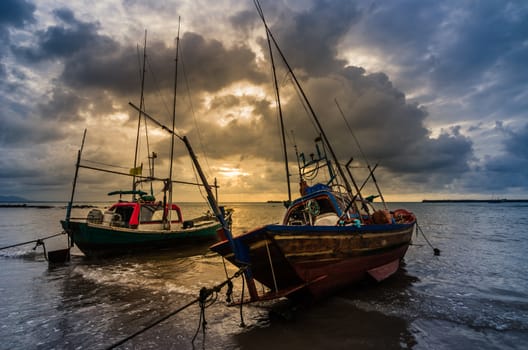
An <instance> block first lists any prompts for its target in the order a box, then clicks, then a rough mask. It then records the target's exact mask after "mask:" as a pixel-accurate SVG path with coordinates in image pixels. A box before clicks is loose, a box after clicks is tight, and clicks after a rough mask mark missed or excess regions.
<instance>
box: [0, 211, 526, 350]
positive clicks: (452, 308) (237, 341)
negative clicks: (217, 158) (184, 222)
mask: <svg viewBox="0 0 528 350" xmlns="http://www.w3.org/2000/svg"><path fill="white" fill-rule="evenodd" d="M389 206H390V207H391V208H392V209H396V208H400V207H403V208H407V209H409V210H412V211H414V212H415V213H416V215H417V217H418V223H419V226H420V228H421V230H422V231H423V233H424V234H425V235H426V236H427V238H428V240H429V242H430V243H431V245H432V246H430V245H429V243H428V242H427V241H426V240H425V239H424V237H423V236H422V235H421V233H420V230H418V235H417V236H415V237H413V245H412V246H411V247H410V248H409V250H408V252H407V255H406V256H405V261H404V264H403V266H402V268H401V269H400V270H399V271H398V273H397V274H395V275H394V276H392V277H391V278H389V279H388V280H385V281H383V282H381V283H374V282H372V281H366V282H364V283H360V284H358V285H355V286H351V287H350V288H347V289H345V290H342V291H340V292H338V293H336V294H335V295H333V296H331V297H329V298H327V299H325V300H322V301H320V302H318V303H315V304H314V305H310V306H303V307H298V306H292V305H290V304H289V303H286V302H279V303H273V304H271V303H270V304H261V305H245V306H244V307H243V308H242V309H240V308H239V307H233V306H228V305H227V303H226V295H225V293H226V289H227V288H225V287H224V288H223V289H222V290H221V291H220V293H218V295H216V298H215V299H210V300H209V302H208V303H207V305H205V306H207V307H206V308H205V309H204V313H203V314H201V309H200V307H199V305H198V303H193V301H195V300H196V299H197V297H198V295H199V291H200V288H202V287H208V288H210V287H213V286H215V285H218V284H219V283H221V282H223V281H225V280H226V276H231V275H232V274H234V273H235V272H236V269H235V268H234V267H233V266H231V265H226V266H225V267H224V263H223V260H222V258H221V257H219V256H218V255H216V254H214V253H212V252H210V251H209V250H208V247H207V245H202V246H197V247H194V248H192V249H189V248H186V249H185V250H181V251H161V252H156V253H154V254H152V253H151V254H144V255H141V256H128V257H119V258H113V259H105V260H88V259H86V258H84V257H83V256H82V254H81V253H80V252H78V251H75V250H74V251H73V254H74V255H73V257H72V260H71V262H69V263H68V264H65V265H58V266H50V265H48V263H47V262H46V260H45V258H44V255H43V252H42V247H41V246H39V247H36V249H35V250H34V249H33V248H34V246H35V244H28V245H24V246H19V247H15V248H10V249H5V250H0V264H1V266H0V267H1V268H0V296H1V298H0V349H106V348H110V347H112V346H113V345H115V344H117V343H119V342H121V341H123V340H124V339H128V340H126V341H124V342H123V343H122V345H120V346H119V348H122V349H193V347H194V348H202V349H270V348H272V349H274V350H278V349H291V350H294V349H402V348H403V349H525V348H528V274H527V267H528V254H527V253H528V243H527V238H528V216H527V213H528V205H527V204H521V203H392V204H389ZM228 207H230V208H233V209H234V210H235V212H234V216H233V231H234V233H235V234H237V233H242V232H246V231H248V230H250V229H251V228H253V227H256V226H259V225H263V224H266V223H277V222H279V221H280V220H281V217H282V215H283V213H284V208H283V207H282V206H281V205H280V204H268V203H229V204H228ZM88 210H89V209H76V210H74V212H73V213H72V215H73V216H74V217H75V216H83V215H86V213H87V211H88ZM182 211H183V214H184V216H186V217H187V218H190V217H192V216H195V215H200V214H201V213H202V212H204V211H207V207H206V206H205V205H203V204H183V205H182ZM64 215H65V209H64V207H62V206H59V205H57V206H54V207H52V208H49V209H38V208H0V247H4V246H7V245H11V244H15V243H20V242H25V241H30V240H33V239H37V238H40V237H45V236H49V235H52V234H54V233H58V232H60V231H61V229H60V224H59V220H60V219H62V218H63V217H64ZM433 247H434V248H438V249H440V251H441V254H440V255H439V256H435V255H434V254H433ZM226 274H227V275H226ZM234 282H235V286H234V290H233V298H234V299H235V300H236V299H239V298H240V297H241V290H242V286H241V279H240V278H237V279H235V280H234ZM246 296H247V292H246ZM189 304H190V305H191V306H189V307H186V308H184V306H186V305H189ZM179 309H182V311H179V312H176V311H178V310H179ZM170 315H172V316H170ZM169 316H170V317H169ZM163 318H166V320H164V321H163V322H159V323H158V321H159V320H161V319H163ZM204 319H205V321H206V327H205V331H204V328H203V320H204ZM241 323H243V324H244V326H243V327H242V326H241ZM146 328H148V330H145V329H146ZM142 330H145V331H143V332H141V331H142ZM135 333H138V335H137V336H135V337H130V336H131V335H133V334H135ZM193 339H194V341H193Z"/></svg>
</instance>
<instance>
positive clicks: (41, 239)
mask: <svg viewBox="0 0 528 350" xmlns="http://www.w3.org/2000/svg"><path fill="white" fill-rule="evenodd" d="M64 234H66V232H64V231H62V232H60V233H56V234H54V235H51V236H46V237H42V238H37V239H32V240H31V241H26V242H22V243H16V244H11V245H7V246H5V247H0V250H4V249H8V248H14V247H19V246H21V245H26V244H31V243H36V244H37V245H36V246H35V248H37V247H38V246H39V245H42V246H44V241H45V240H46V239H50V238H53V237H56V236H60V235H64ZM35 248H33V250H35ZM45 249H46V248H45V246H44V250H45Z"/></svg>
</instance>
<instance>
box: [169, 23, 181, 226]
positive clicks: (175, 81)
mask: <svg viewBox="0 0 528 350" xmlns="http://www.w3.org/2000/svg"><path fill="white" fill-rule="evenodd" d="M179 48H180V17H178V35H177V36H176V57H175V58H174V96H173V102H172V133H171V152H170V168H169V182H168V186H169V210H168V223H167V228H168V229H170V226H171V211H172V163H173V161H174V160H173V159H174V129H175V126H176V92H177V90H178V51H179Z"/></svg>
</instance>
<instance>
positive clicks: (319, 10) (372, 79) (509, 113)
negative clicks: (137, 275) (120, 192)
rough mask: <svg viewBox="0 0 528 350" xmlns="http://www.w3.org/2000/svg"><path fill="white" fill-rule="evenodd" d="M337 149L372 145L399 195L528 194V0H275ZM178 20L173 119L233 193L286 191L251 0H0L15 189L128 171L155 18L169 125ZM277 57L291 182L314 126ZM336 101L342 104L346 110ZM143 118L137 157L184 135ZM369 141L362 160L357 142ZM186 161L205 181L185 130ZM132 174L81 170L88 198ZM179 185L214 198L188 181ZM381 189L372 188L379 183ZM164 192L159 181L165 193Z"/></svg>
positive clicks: (273, 8)
mask: <svg viewBox="0 0 528 350" xmlns="http://www.w3.org/2000/svg"><path fill="white" fill-rule="evenodd" d="M261 5H262V8H263V10H264V13H265V15H266V18H267V20H268V24H269V26H270V28H271V30H272V32H273V34H274V36H275V38H276V39H277V41H278V43H279V45H280V47H281V49H282V51H283V52H284V54H285V56H286V57H287V59H288V61H289V63H290V65H291V66H292V67H293V69H294V70H295V72H296V75H297V77H298V79H299V80H300V81H301V84H302V85H303V88H304V89H305V92H306V94H307V96H308V97H309V99H310V102H311V104H312V106H313V108H314V110H315V111H316V113H317V114H318V116H319V118H320V121H321V124H322V125H323V127H324V128H325V131H326V132H327V134H328V137H329V138H330V139H331V140H332V142H333V146H334V147H335V150H336V153H337V155H338V157H339V158H340V159H341V160H342V162H347V161H348V160H349V159H350V157H354V160H355V162H354V168H353V169H352V172H353V173H354V174H355V175H356V177H357V180H358V182H359V183H361V182H363V180H364V178H365V177H366V173H365V171H364V169H362V168H361V166H364V165H365V158H366V160H367V161H368V162H369V163H370V164H371V166H374V165H375V164H379V165H378V167H377V169H376V178H377V180H378V183H379V184H380V187H381V189H382V190H383V192H384V195H385V197H386V199H387V200H389V201H420V200H422V199H424V198H464V197H465V198H468V197H469V198H484V199H488V198H492V197H493V198H497V197H501V198H528V69H527V68H528V66H527V62H528V2H526V1H523V0H519V1H503V0H497V1H492V0H488V1H478V0H474V1H460V0H447V1H423V0H407V1H404V0H401V1H400V0H398V1H351V0H261ZM178 17H181V31H180V46H179V50H180V54H181V55H180V57H179V60H178V83H177V86H178V95H177V99H176V106H177V108H176V130H177V132H178V134H180V135H187V136H188V137H189V139H190V141H191V143H192V144H193V146H194V148H195V150H196V153H197V154H198V156H199V159H200V161H201V163H202V166H203V167H204V169H205V171H206V173H207V175H208V177H209V179H210V180H211V181H212V179H213V178H215V177H216V178H217V179H218V183H219V185H220V190H219V192H220V197H221V200H224V201H265V200H269V199H274V200H275V199H285V198H286V197H287V194H286V193H287V192H286V191H287V187H286V181H285V171H284V164H283V161H282V158H283V156H282V149H281V141H280V134H279V131H278V130H279V129H278V125H279V122H278V118H277V111H276V105H275V96H274V92H273V80H272V75H271V68H270V64H269V53H268V48H267V43H266V41H265V31H264V28H263V25H262V22H261V21H260V19H259V17H258V16H257V12H256V10H255V8H254V5H253V2H252V1H251V0H247V1H240V0H215V1H212V0H209V1H206V0H166V1H145V0H141V1H139V0H106V1H97V2H94V3H89V2H85V1H80V0H79V1H75V0H73V1H72V0H68V1H62V0H38V1H36V0H3V1H1V2H0V43H1V45H2V50H0V104H1V108H0V123H1V126H0V188H1V189H2V193H1V195H17V196H22V197H25V198H28V199H32V200H59V201H61V200H67V199H68V198H69V194H70V191H71V183H72V179H73V174H74V164H75V160H76V154H77V150H78V149H79V147H80V144H81V140H82V134H83V131H84V129H87V136H86V143H85V147H84V150H83V163H84V164H86V165H92V166H98V167H106V168H107V169H112V170H115V171H123V172H128V169H129V168H131V167H132V165H133V163H134V160H133V157H134V148H135V139H136V132H137V127H138V114H137V112H135V111H134V110H133V109H132V108H131V107H130V106H129V105H128V103H129V102H132V103H135V104H137V105H139V100H140V90H141V78H140V77H141V64H140V62H141V60H142V54H143V42H144V36H145V30H146V31H147V60H146V74H145V89H144V91H145V108H146V110H147V112H148V113H149V114H151V115H152V116H155V117H156V118H157V119H158V120H159V121H160V122H162V123H164V124H166V125H169V126H170V125H171V123H172V121H171V120H172V119H171V118H172V103H173V89H174V67H175V53H176V44H175V43H176V40H175V39H176V36H177V33H178ZM275 60H276V61H277V77H278V82H279V86H280V90H281V98H282V107H283V113H284V118H285V119H284V123H285V128H286V130H287V140H286V143H287V149H288V156H289V160H290V169H291V172H292V178H291V182H292V189H293V192H294V194H296V193H297V191H298V185H297V182H298V177H297V175H296V174H297V168H296V166H297V161H296V158H295V149H294V145H295V144H296V145H297V146H298V148H299V151H301V152H305V153H307V154H309V153H310V152H312V147H313V140H314V138H315V137H316V136H317V131H316V130H315V129H314V126H313V123H312V122H311V121H310V119H309V118H308V117H307V115H306V111H305V108H304V107H303V104H302V103H301V101H300V100H299V98H298V92H296V90H295V89H294V88H293V87H292V83H291V76H290V75H289V74H287V71H286V69H285V67H284V65H283V64H282V63H281V62H280V59H279V58H278V57H275ZM335 101H338V103H339V105H340V107H341V109H342V110H343V114H344V118H345V119H344V118H343V116H342V115H341V114H340V113H339V110H338V108H337V106H336V103H335ZM146 128H147V130H145V129H144V126H143V125H142V127H141V130H140V134H141V142H140V147H139V148H140V153H139V157H140V162H143V163H144V164H145V166H144V167H145V168H146V165H147V163H148V160H147V155H148V153H147V152H148V151H147V149H146V146H147V140H146V136H145V135H148V146H149V151H150V152H153V151H155V152H157V153H158V158H157V159H156V163H155V171H156V175H158V176H160V177H163V176H167V172H168V164H169V163H168V156H169V148H170V136H169V135H168V134H166V133H165V132H164V131H163V130H161V129H160V128H158V127H156V126H155V125H153V124H147V126H146ZM354 136H355V137H356V138H357V140H358V141H359V144H360V146H361V150H362V151H363V153H364V155H365V157H363V155H362V153H361V152H360V150H358V147H357V145H356V142H355V141H354ZM176 142H177V143H176V148H175V158H174V160H175V162H174V168H173V169H174V170H173V172H174V174H175V178H177V179H180V180H184V181H195V175H194V172H193V169H192V166H191V163H190V161H189V157H188V156H187V154H186V151H185V149H184V147H183V145H182V144H181V142H179V141H178V140H176ZM130 183H131V179H130V178H127V177H121V176H117V175H107V174H102V173H99V172H94V171H91V170H87V169H81V171H80V176H79V184H78V186H79V188H78V190H79V191H78V197H77V198H78V199H79V200H103V199H106V198H105V196H106V192H108V191H111V190H115V189H128V188H129V187H130ZM176 189H177V191H178V194H177V195H176V198H177V200H180V201H195V200H201V198H202V196H201V193H200V191H198V189H197V188H196V187H193V186H177V187H176ZM370 190H371V189H367V192H368V191H370ZM156 191H157V192H159V189H157V190H156Z"/></svg>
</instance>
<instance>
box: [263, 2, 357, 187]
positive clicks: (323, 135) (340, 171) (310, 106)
mask: <svg viewBox="0 0 528 350" xmlns="http://www.w3.org/2000/svg"><path fill="white" fill-rule="evenodd" d="M253 2H254V4H255V6H256V8H257V12H258V13H259V16H260V18H261V19H262V22H263V23H264V27H265V28H266V32H267V33H268V35H269V37H270V38H271V40H272V41H273V44H274V45H275V48H276V49H277V52H278V53H279V55H280V56H281V58H282V60H283V62H284V64H285V65H286V68H288V71H289V73H290V74H291V76H292V78H293V80H294V82H295V85H296V86H297V88H298V89H299V91H300V93H301V95H302V97H303V99H304V101H305V102H306V105H307V106H308V108H309V110H310V114H311V115H312V118H313V120H314V121H315V123H316V125H317V128H318V129H319V132H320V133H321V137H322V138H323V140H324V142H325V144H326V145H327V147H328V150H329V151H330V154H331V155H332V158H333V159H334V162H335V164H336V167H337V170H338V172H339V175H340V176H341V178H342V179H343V182H344V183H345V188H346V190H347V192H348V193H349V195H351V196H352V187H351V186H350V183H349V182H348V180H347V177H346V175H345V172H344V170H343V167H342V166H341V164H340V163H339V160H338V158H337V156H336V154H335V152H334V149H333V148H332V145H331V144H330V142H329V140H328V137H327V136H326V134H325V132H324V130H323V127H322V125H321V123H320V122H319V119H318V118H317V115H316V113H315V111H314V109H313V107H312V105H311V104H310V101H309V100H308V97H306V94H305V93H304V90H303V88H302V86H301V84H300V83H299V81H298V80H297V76H296V75H295V73H294V72H293V69H292V68H291V66H290V64H289V63H288V61H287V60H286V57H285V56H284V54H283V53H282V50H281V49H280V47H279V44H278V43H277V41H276V40H275V37H274V36H273V33H272V32H271V30H270V29H269V27H268V24H267V23H266V19H265V18H264V12H263V11H262V8H261V7H260V3H259V1H258V0H253Z"/></svg>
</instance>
